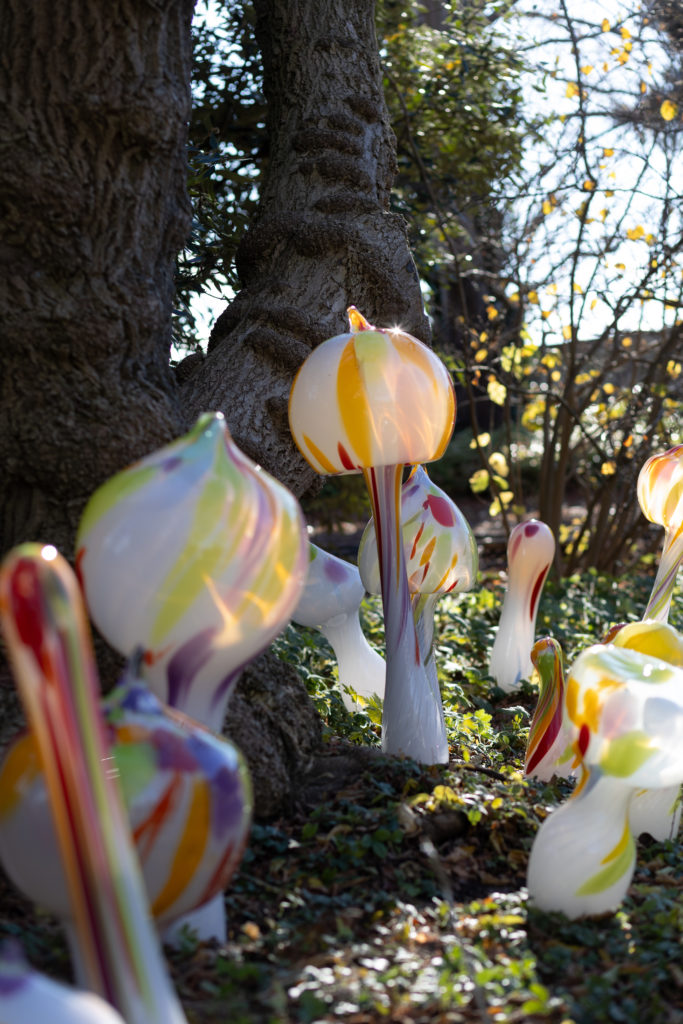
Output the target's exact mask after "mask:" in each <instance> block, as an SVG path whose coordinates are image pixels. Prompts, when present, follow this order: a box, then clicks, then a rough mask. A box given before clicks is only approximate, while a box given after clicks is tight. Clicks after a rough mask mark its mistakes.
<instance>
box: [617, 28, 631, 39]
mask: <svg viewBox="0 0 683 1024" xmlns="http://www.w3.org/2000/svg"><path fill="white" fill-rule="evenodd" d="M620 32H621V38H622V39H630V38H631V33H630V32H629V30H628V29H627V28H626V26H625V25H622V26H621V29H620Z"/></svg>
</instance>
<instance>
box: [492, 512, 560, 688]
mask: <svg viewBox="0 0 683 1024" xmlns="http://www.w3.org/2000/svg"><path fill="white" fill-rule="evenodd" d="M507 555H508V585H507V590H506V592H505V598H504V600H503V610H502V612H501V615H500V622H499V624H498V632H497V633H496V639H495V641H494V644H493V649H492V651H491V659H490V661H489V675H491V676H493V678H494V679H495V680H496V682H497V684H498V686H500V688H501V690H505V692H506V693H512V692H513V691H514V690H516V689H518V688H519V685H520V683H521V681H522V679H529V677H530V676H531V672H532V670H533V666H532V664H531V648H532V647H533V646H534V632H535V629H536V615H537V613H538V604H539V599H540V596H541V591H542V590H543V584H544V583H545V578H546V576H547V575H548V569H549V568H550V566H551V564H552V560H553V557H554V555H555V538H554V537H553V535H552V531H551V530H550V528H549V527H548V526H546V524H545V523H541V522H540V521H539V520H537V519H530V520H529V521H528V522H526V523H518V525H517V526H515V528H514V529H513V530H512V531H511V533H510V537H509V539H508V545H507Z"/></svg>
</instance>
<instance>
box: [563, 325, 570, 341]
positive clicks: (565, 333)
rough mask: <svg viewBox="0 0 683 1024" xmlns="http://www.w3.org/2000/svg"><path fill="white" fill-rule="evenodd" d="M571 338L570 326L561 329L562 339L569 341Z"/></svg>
mask: <svg viewBox="0 0 683 1024" xmlns="http://www.w3.org/2000/svg"><path fill="white" fill-rule="evenodd" d="M571 336H572V328H571V324H565V325H564V327H563V328H562V337H563V338H564V340H565V341H569V339H570V338H571Z"/></svg>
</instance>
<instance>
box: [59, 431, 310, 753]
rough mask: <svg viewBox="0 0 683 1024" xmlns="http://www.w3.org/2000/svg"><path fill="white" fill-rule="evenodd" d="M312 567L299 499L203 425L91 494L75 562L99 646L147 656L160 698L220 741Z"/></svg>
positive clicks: (146, 667)
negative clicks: (240, 684) (254, 666)
mask: <svg viewBox="0 0 683 1024" xmlns="http://www.w3.org/2000/svg"><path fill="white" fill-rule="evenodd" d="M307 556H308V541H307V538H306V532H305V528H304V523H303V517H302V515H301V511H300V509H299V505H298V502H297V501H296V498H295V497H294V496H293V495H292V494H291V493H290V492H289V491H288V490H287V488H286V487H283V485H282V484H280V483H278V482H277V480H275V479H274V478H273V477H271V476H269V475H268V474H267V473H266V472H264V471H263V470H262V469H261V468H260V467H259V466H257V465H256V464H255V463H253V462H252V461H251V460H250V459H248V458H247V457H246V456H245V455H243V454H242V452H240V450H239V449H238V448H237V447H236V445H235V444H234V443H233V442H232V440H231V438H230V434H229V432H228V429H227V426H226V424H225V420H224V418H223V416H222V414H221V413H205V414H204V415H203V416H201V417H200V418H199V420H198V421H197V423H196V425H195V426H194V427H193V429H192V430H191V431H190V432H189V433H188V434H186V435H185V436H184V437H181V438H180V439H179V440H177V441H174V442H173V443H172V444H170V445H167V446H166V447H165V448H162V449H160V450H159V451H158V452H155V453H153V454H152V455H149V456H147V458H144V459H142V460H141V461H140V462H137V463H135V465H133V466H131V467H129V468H128V469H126V470H123V472H121V473H118V474H117V475H116V476H114V477H112V478H111V479H110V480H108V481H107V482H106V483H105V484H104V485H103V486H102V487H100V489H99V490H98V491H96V492H95V494H94V495H93V496H92V498H91V499H90V501H89V502H88V505H87V506H86V509H85V512H84V513H83V518H82V521H81V524H80V528H79V531H78V537H77V552H76V561H77V566H78V570H79V574H80V577H81V581H82V584H83V588H84V592H85V596H86V602H87V605H88V608H89V611H90V614H91V616H92V619H93V621H94V622H95V624H96V626H97V627H98V629H99V630H100V631H101V633H102V634H103V636H104V637H105V639H106V640H108V641H109V643H110V644H112V646H113V647H115V648H116V650H118V651H120V652H121V654H123V655H124V657H127V658H128V657H130V656H131V655H132V654H133V652H134V651H136V650H137V649H138V648H142V649H143V651H144V655H143V665H142V672H143V676H144V679H145V680H146V681H147V682H148V684H149V686H150V688H151V689H152V690H154V692H155V693H156V694H157V695H158V696H159V698H160V699H161V700H162V701H164V702H165V703H168V704H170V705H172V706H173V707H176V708H179V709H180V710H181V711H184V712H185V713H186V714H188V715H190V717H191V718H194V719H196V720H197V721H199V722H201V723H203V724H204V725H207V726H208V727H209V728H210V729H212V730H213V731H214V732H216V733H220V732H221V729H222V727H223V720H224V717H225V709H226V706H227V702H228V699H229V697H230V693H231V692H232V687H233V685H234V683H235V681H236V680H237V678H238V676H239V674H240V672H241V670H242V668H243V667H244V666H245V665H246V664H247V663H248V662H249V661H251V660H252V658H255V657H256V655H257V654H259V653H260V652H261V651H262V650H264V648H265V647H267V646H268V644H269V643H270V642H271V640H273V639H274V637H275V636H277V634H278V633H279V632H280V631H281V630H282V629H283V627H284V626H285V625H286V623H287V622H288V621H289V619H290V618H291V614H292V612H293V610H294V608H295V606H296V604H297V601H298V600H299V596H300V593H301V589H302V587H303V584H304V580H305V576H306V562H307Z"/></svg>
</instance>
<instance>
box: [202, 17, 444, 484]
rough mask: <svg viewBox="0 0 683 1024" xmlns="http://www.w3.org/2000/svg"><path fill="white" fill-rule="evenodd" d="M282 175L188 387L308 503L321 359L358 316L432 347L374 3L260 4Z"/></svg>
mask: <svg viewBox="0 0 683 1024" xmlns="http://www.w3.org/2000/svg"><path fill="white" fill-rule="evenodd" d="M255 7H256V14H257V36H258V39H259V43H260V45H261V48H262V52H263V61H264V72H265V85H264V88H265V92H266V98H267V101H268V132H269V140H270V151H269V163H268V168H267V172H266V176H265V181H264V185H263V189H262V193H261V199H260V205H259V209H258V213H257V216H256V218H255V222H254V224H253V225H252V226H251V229H250V230H249V232H248V233H247V235H246V237H245V239H244V241H243V243H242V245H241V246H240V250H239V254H238V271H239V274H240V279H241V282H242V284H243V288H242V290H241V291H240V293H239V295H238V296H237V298H236V299H235V300H234V302H233V303H232V304H231V305H230V306H229V307H228V309H227V310H226V311H225V312H224V313H223V315H222V316H221V317H220V318H219V320H218V321H217V323H216V325H215V328H214V330H213V333H212V335H211V340H210V344H209V353H208V356H207V358H206V360H204V362H203V364H200V365H199V366H198V368H197V369H196V370H195V372H194V374H193V375H192V376H191V377H190V378H189V380H188V381H187V382H186V384H185V385H184V397H185V398H186V400H187V403H188V406H189V408H190V409H191V410H192V412H193V414H195V413H198V412H200V411H201V410H202V409H215V408H219V409H222V410H223V412H224V413H225V415H226V417H227V420H228V423H229V426H230V429H231V431H232V433H233V436H234V438H235V440H236V442H237V444H238V445H239V446H240V447H241V448H242V449H243V450H244V451H246V452H247V454H249V455H250V456H251V457H252V458H253V459H255V460H256V461H258V462H260V463H261V464H262V465H263V466H264V467H265V468H266V469H268V470H269V471H270V472H272V473H273V474H274V475H275V476H277V477H278V478H279V479H280V480H282V481H283V482H284V483H285V484H286V485H287V486H288V487H290V488H291V489H292V490H293V491H294V492H295V493H296V494H299V495H300V494H302V493H303V492H304V491H305V490H306V489H307V488H308V487H309V486H310V484H311V482H312V481H313V480H314V479H315V477H316V474H315V473H314V471H313V470H311V469H310V467H309V466H308V465H307V464H306V463H305V462H304V460H303V458H302V457H301V456H300V455H299V453H298V451H297V449H296V448H295V446H294V443H293V441H292V439H291V436H290V433H289V427H288V420H287V402H288V398H289V391H290V387H291V384H292V380H293V378H294V375H295V373H296V370H297V369H298V367H299V366H300V365H301V363H302V362H303V360H304V359H305V358H306V356H307V355H308V353H309V352H310V350H311V348H312V347H314V346H315V345H316V344H318V343H319V342H321V341H323V340H324V339H325V338H328V337H331V336H332V335H334V334H339V333H341V332H343V331H344V330H346V329H347V328H346V317H345V310H346V308H347V306H349V305H351V304H353V305H356V306H357V307H358V308H359V309H360V310H361V312H362V313H363V314H364V315H365V316H366V317H367V318H368V320H370V321H371V322H375V323H377V324H378V325H379V326H384V325H390V324H392V323H400V324H401V325H402V326H403V327H404V328H405V329H406V330H408V331H410V332H411V333H413V334H416V335H417V336H418V337H421V338H422V339H427V338H428V334H429V327H428V322H427V320H426V318H425V316H424V313H423V311H422V300H421V294H420V288H419V282H418V279H417V274H416V270H415V266H414V263H413V261H412V258H411V256H410V252H409V250H408V245H407V239H406V232H405V225H404V222H403V220H402V218H401V217H399V216H396V215H394V214H391V213H389V212H388V207H389V190H390V188H391V184H392V180H393V176H394V170H395V147H394V138H393V135H392V132H391V129H390V127H389V123H388V115H387V111H386V107H385V103H384V97H383V93H382V80H381V73H380V67H379V59H378V53H377V41H376V37H375V28H374V4H373V3H372V2H371V0H257V2H256V4H255Z"/></svg>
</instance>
